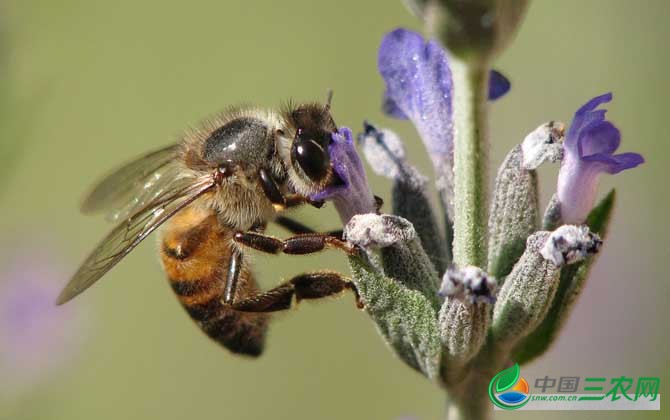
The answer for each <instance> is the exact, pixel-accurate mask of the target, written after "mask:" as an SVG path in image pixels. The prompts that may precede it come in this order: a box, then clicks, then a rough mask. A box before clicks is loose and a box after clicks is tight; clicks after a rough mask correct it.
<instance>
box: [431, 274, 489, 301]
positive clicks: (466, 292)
mask: <svg viewBox="0 0 670 420" xmlns="http://www.w3.org/2000/svg"><path fill="white" fill-rule="evenodd" d="M497 287H498V283H497V282H496V279H495V278H494V277H491V276H489V275H488V274H486V272H485V271H483V270H482V269H480V268H479V267H474V266H469V267H465V268H462V269H460V270H458V269H456V268H453V267H451V268H449V269H448V270H447V272H446V273H445V274H444V276H443V277H442V286H441V287H440V290H439V292H438V293H439V294H440V296H442V297H451V298H454V299H457V300H460V301H461V302H463V303H467V304H475V303H480V302H481V303H489V304H492V303H494V302H495V300H496V297H495V296H496V289H497Z"/></svg>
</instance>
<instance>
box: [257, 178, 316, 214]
mask: <svg viewBox="0 0 670 420" xmlns="http://www.w3.org/2000/svg"><path fill="white" fill-rule="evenodd" d="M258 179H259V180H260V184H261V187H262V188H263V192H264V193H265V196H266V197H267V198H268V200H270V202H271V203H272V205H273V206H275V208H276V209H278V210H283V209H287V208H291V207H295V206H299V205H301V204H310V205H312V206H314V207H316V208H321V207H323V201H314V200H311V199H310V198H309V197H305V196H304V195H300V194H291V195H284V194H283V193H282V192H281V191H280V190H279V187H278V186H277V183H276V182H275V180H274V179H273V178H272V176H271V175H270V174H269V173H268V172H267V171H266V170H265V169H261V170H259V171H258Z"/></svg>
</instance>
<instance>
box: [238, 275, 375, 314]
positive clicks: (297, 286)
mask: <svg viewBox="0 0 670 420" xmlns="http://www.w3.org/2000/svg"><path fill="white" fill-rule="evenodd" d="M347 289H348V290H352V291H353V292H354V295H355V296H356V304H357V306H358V307H359V308H362V307H363V305H362V304H361V301H360V298H359V296H358V291H357V290H356V287H355V286H354V284H353V283H351V282H350V281H349V280H348V279H345V278H344V277H343V276H342V275H341V274H339V273H336V272H332V271H317V272H312V273H305V274H300V275H298V276H296V277H293V278H292V279H290V280H288V281H286V282H284V283H282V284H281V285H279V286H277V287H275V288H274V289H271V290H268V291H267V292H263V293H259V294H257V295H255V296H250V297H248V298H246V299H244V300H241V301H239V302H235V303H233V304H231V305H230V306H231V307H232V308H233V309H235V310H238V311H243V312H276V311H282V310H285V309H289V308H290V307H291V304H292V302H293V298H294V297H295V300H296V302H300V301H301V300H303V299H321V298H324V297H328V296H333V295H337V294H339V293H341V292H343V291H344V290H347Z"/></svg>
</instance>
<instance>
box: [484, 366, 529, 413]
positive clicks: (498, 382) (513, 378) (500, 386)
mask: <svg viewBox="0 0 670 420" xmlns="http://www.w3.org/2000/svg"><path fill="white" fill-rule="evenodd" d="M489 398H490V399H491V402H492V403H493V404H495V405H496V406H497V407H500V408H502V409H505V410H516V409H517V408H520V407H523V406H524V405H526V403H527V402H528V401H530V392H529V389H528V382H526V380H525V379H523V378H522V377H521V369H520V368H519V364H518V363H516V364H515V365H514V366H512V367H510V368H507V369H505V370H503V371H502V372H500V373H498V374H497V375H496V376H494V377H493V379H491V383H489Z"/></svg>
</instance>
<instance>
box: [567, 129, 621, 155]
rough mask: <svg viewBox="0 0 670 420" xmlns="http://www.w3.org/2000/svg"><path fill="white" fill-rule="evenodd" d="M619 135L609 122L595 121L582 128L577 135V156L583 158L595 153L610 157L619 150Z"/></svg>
mask: <svg viewBox="0 0 670 420" xmlns="http://www.w3.org/2000/svg"><path fill="white" fill-rule="evenodd" d="M620 142H621V134H620V133H619V129H618V128H616V127H615V126H614V124H612V123H611V122H609V121H596V122H593V123H591V124H589V125H588V126H586V127H584V128H583V129H582V131H581V132H580V133H579V138H578V139H577V146H578V149H579V156H582V157H585V156H590V155H594V154H596V153H604V154H606V155H611V154H612V153H614V151H615V150H616V149H618V148H619V143H620Z"/></svg>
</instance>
